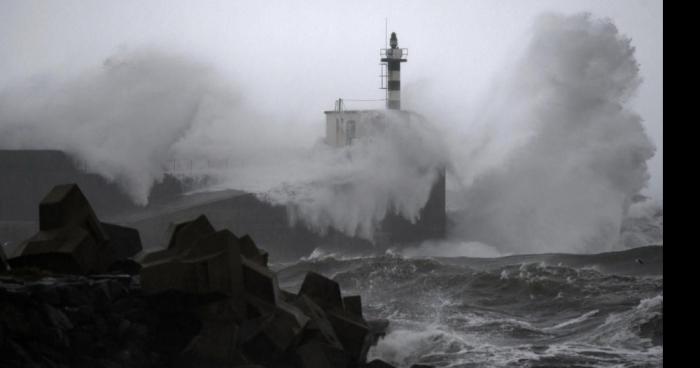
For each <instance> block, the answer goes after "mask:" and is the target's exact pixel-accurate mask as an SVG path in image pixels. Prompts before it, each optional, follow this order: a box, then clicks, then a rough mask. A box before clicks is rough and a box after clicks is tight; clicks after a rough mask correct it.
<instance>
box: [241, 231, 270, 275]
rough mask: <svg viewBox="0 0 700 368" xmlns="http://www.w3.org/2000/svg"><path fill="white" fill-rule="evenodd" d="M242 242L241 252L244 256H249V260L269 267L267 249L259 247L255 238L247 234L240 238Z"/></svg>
mask: <svg viewBox="0 0 700 368" xmlns="http://www.w3.org/2000/svg"><path fill="white" fill-rule="evenodd" d="M240 242H241V254H243V257H246V258H248V259H249V260H251V261H253V262H255V263H257V264H259V265H261V266H263V267H267V261H268V254H267V252H266V251H264V250H262V249H260V248H258V246H257V245H255V242H254V241H253V239H252V238H251V237H250V235H248V234H246V235H243V236H242V237H241V238H240Z"/></svg>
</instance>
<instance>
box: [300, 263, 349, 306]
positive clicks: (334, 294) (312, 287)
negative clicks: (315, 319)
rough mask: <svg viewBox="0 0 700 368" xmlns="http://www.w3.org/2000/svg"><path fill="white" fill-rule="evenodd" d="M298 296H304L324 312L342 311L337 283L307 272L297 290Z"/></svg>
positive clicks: (341, 301) (341, 300)
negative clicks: (330, 310) (331, 310)
mask: <svg viewBox="0 0 700 368" xmlns="http://www.w3.org/2000/svg"><path fill="white" fill-rule="evenodd" d="M299 295H306V296H308V297H309V298H311V300H313V301H314V302H315V303H316V304H318V305H319V306H320V307H321V308H323V309H325V310H329V309H340V310H344V309H345V308H344V307H343V299H342V297H341V294H340V286H339V285H338V283H337V282H335V281H333V280H331V279H329V278H327V277H325V276H322V275H319V274H317V273H316V272H307V273H306V277H304V282H303V283H302V284H301V289H299Z"/></svg>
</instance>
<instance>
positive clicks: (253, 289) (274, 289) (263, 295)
mask: <svg viewBox="0 0 700 368" xmlns="http://www.w3.org/2000/svg"><path fill="white" fill-rule="evenodd" d="M241 265H242V267H243V284H244V287H245V291H246V293H248V294H250V295H252V296H255V297H257V298H259V299H262V300H263V301H265V302H267V303H269V304H271V305H275V306H276V305H278V304H279V301H280V291H279V286H278V284H277V275H275V273H274V272H272V271H270V270H269V269H267V268H265V267H263V266H261V265H259V264H257V263H255V262H253V261H251V260H249V259H246V258H242V259H241Z"/></svg>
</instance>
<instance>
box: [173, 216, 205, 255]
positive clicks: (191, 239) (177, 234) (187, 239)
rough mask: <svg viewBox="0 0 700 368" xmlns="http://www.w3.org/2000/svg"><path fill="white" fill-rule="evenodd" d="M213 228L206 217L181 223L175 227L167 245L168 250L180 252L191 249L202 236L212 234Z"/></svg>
mask: <svg viewBox="0 0 700 368" xmlns="http://www.w3.org/2000/svg"><path fill="white" fill-rule="evenodd" d="M214 231H215V230H214V227H213V226H212V225H211V223H209V219H207V217H206V216H204V215H200V216H199V217H197V218H196V219H194V220H192V221H187V222H183V223H180V224H177V225H176V226H175V230H173V234H172V236H171V237H170V242H169V243H168V249H175V250H177V251H182V250H184V249H186V248H189V247H191V246H192V245H194V243H195V242H196V241H197V239H199V238H200V237H202V236H205V235H209V234H211V233H213V232H214Z"/></svg>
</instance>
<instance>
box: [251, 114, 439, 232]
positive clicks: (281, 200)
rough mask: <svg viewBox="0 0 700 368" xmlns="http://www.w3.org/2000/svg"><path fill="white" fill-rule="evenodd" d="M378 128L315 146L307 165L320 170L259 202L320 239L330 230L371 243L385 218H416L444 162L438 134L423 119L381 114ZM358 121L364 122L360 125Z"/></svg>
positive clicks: (366, 119) (366, 122) (364, 123)
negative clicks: (345, 141) (344, 141)
mask: <svg viewBox="0 0 700 368" xmlns="http://www.w3.org/2000/svg"><path fill="white" fill-rule="evenodd" d="M385 114H386V115H385V116H386V120H385V123H384V124H381V125H372V124H370V121H369V120H370V119H371V118H370V117H369V116H368V117H365V118H363V119H361V120H360V121H358V124H362V125H366V126H368V127H370V128H369V130H370V131H369V134H368V136H366V137H359V138H357V139H355V140H354V141H353V144H352V145H350V146H346V147H342V148H333V147H329V146H326V145H324V144H320V145H319V146H318V147H317V149H316V150H315V152H314V154H313V155H309V163H311V164H312V165H313V167H315V168H323V170H321V171H320V172H321V173H322V175H316V176H315V177H314V178H313V180H307V181H299V182H297V183H287V184H286V185H284V186H281V187H278V188H276V189H275V190H272V191H270V192H269V193H266V194H265V195H264V196H263V198H265V199H266V200H268V201H270V202H272V203H275V204H284V205H286V206H287V207H288V209H289V213H290V215H291V216H292V221H293V222H294V221H301V222H303V223H305V224H306V225H308V226H310V227H311V228H312V229H314V230H316V231H318V232H320V233H324V232H326V230H327V229H329V228H334V229H336V230H339V231H341V232H342V233H344V234H347V235H351V236H354V235H357V236H360V237H362V238H365V239H368V240H373V237H374V232H375V230H376V229H377V227H378V226H379V225H380V223H381V221H382V220H383V219H384V218H385V217H386V215H387V214H389V213H392V214H397V215H400V216H403V217H404V218H406V219H408V220H409V221H411V222H415V221H416V220H418V218H419V214H420V210H421V209H422V208H423V207H424V206H425V204H426V202H427V201H428V198H429V195H430V190H431V187H432V185H433V183H434V182H435V181H436V180H437V177H438V174H439V172H440V170H441V169H442V168H444V167H445V166H446V165H447V161H448V157H447V150H446V149H445V144H444V142H443V138H442V134H441V132H439V131H438V130H437V129H436V128H435V127H434V126H433V125H431V124H430V123H428V122H427V121H425V120H424V119H422V118H420V117H418V116H415V115H414V116H413V118H411V119H409V118H406V117H405V116H403V115H399V114H396V113H394V112H392V111H386V112H385ZM363 120H364V121H363Z"/></svg>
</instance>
